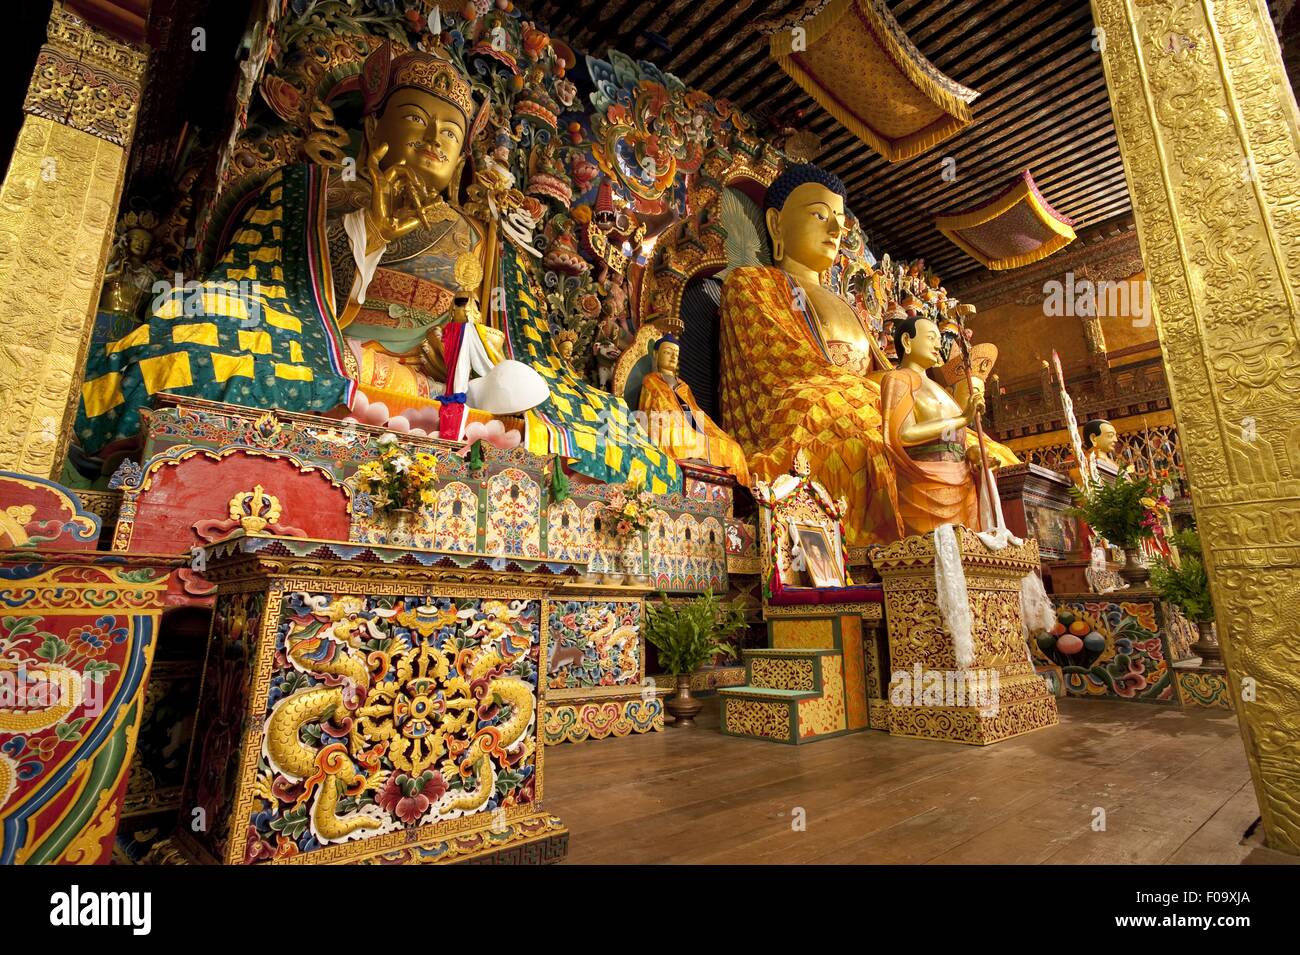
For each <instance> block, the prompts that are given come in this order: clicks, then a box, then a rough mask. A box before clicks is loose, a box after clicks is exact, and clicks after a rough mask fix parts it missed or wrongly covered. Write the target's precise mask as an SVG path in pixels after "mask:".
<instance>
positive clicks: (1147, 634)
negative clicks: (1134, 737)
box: [1030, 593, 1178, 705]
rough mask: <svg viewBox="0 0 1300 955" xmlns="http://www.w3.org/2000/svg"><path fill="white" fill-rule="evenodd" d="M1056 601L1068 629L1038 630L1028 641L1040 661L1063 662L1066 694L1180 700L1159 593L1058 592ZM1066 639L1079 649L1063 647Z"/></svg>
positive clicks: (1158, 701) (1171, 702)
mask: <svg viewBox="0 0 1300 955" xmlns="http://www.w3.org/2000/svg"><path fill="white" fill-rule="evenodd" d="M1053 603H1054V604H1055V606H1056V609H1057V618H1058V621H1059V622H1060V623H1061V624H1062V625H1064V627H1065V630H1066V633H1065V634H1062V635H1060V636H1055V635H1053V634H1038V635H1037V636H1036V637H1035V638H1034V639H1033V640H1032V641H1031V643H1030V646H1031V648H1032V650H1033V654H1034V660H1035V662H1036V663H1037V664H1040V665H1050V666H1057V667H1060V670H1061V674H1062V681H1063V683H1064V685H1065V692H1066V694H1067V695H1069V696H1073V697H1079V698H1085V699H1091V698H1106V699H1118V700H1128V701H1130V702H1134V703H1155V704H1160V705H1175V704H1177V702H1178V691H1177V686H1176V683H1175V681H1174V675H1173V671H1172V669H1171V664H1172V663H1173V662H1174V656H1173V653H1174V648H1173V647H1172V646H1171V642H1170V638H1169V634H1168V632H1167V630H1166V625H1167V614H1166V612H1165V609H1164V608H1163V607H1162V605H1161V602H1160V599H1159V598H1158V597H1157V596H1156V595H1155V594H1150V593H1147V594H1142V593H1134V594H1132V595H1131V596H1130V595H1124V596H1120V595H1108V596H1097V595H1071V596H1057V597H1054V598H1053ZM1085 628H1086V629H1085ZM1067 636H1071V637H1075V638H1076V639H1074V640H1066V639H1065V638H1066V637H1067ZM1062 642H1064V643H1065V644H1066V649H1072V648H1073V647H1074V646H1075V645H1076V644H1078V649H1077V650H1076V651H1075V652H1073V653H1065V652H1063V650H1062V649H1061V646H1060V645H1061V643H1062Z"/></svg>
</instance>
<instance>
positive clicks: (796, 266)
mask: <svg viewBox="0 0 1300 955" xmlns="http://www.w3.org/2000/svg"><path fill="white" fill-rule="evenodd" d="M844 199H845V190H844V185H843V183H841V182H840V181H839V179H838V178H836V177H835V176H833V175H831V174H830V173H827V172H824V171H823V170H821V169H819V168H817V167H816V166H813V165H811V164H803V165H798V166H793V167H791V168H790V169H788V170H786V171H785V172H784V173H782V174H781V175H780V176H778V177H777V179H776V181H775V182H773V183H772V186H771V187H770V188H769V189H768V191H767V196H766V199H765V206H766V225H767V231H768V235H769V237H770V239H771V243H772V261H773V262H774V263H775V264H774V266H772V267H765V266H758V267H748V268H738V269H735V270H733V271H732V272H731V273H730V274H729V275H728V276H727V279H726V281H725V283H724V284H723V288H722V390H721V393H722V405H723V424H724V425H725V426H726V427H727V428H728V429H729V430H730V431H731V433H732V434H734V435H735V436H736V438H737V439H738V440H739V441H740V444H741V446H742V447H743V448H744V449H745V450H746V451H747V452H748V453H749V468H750V471H751V473H752V474H754V476H756V477H759V478H763V479H765V480H773V479H775V478H776V477H777V476H778V475H780V474H784V473H785V472H787V471H789V469H790V467H791V464H792V463H793V460H794V455H795V452H796V451H798V450H800V449H802V450H804V451H805V452H806V453H807V456H808V460H809V461H810V462H811V464H812V471H813V476H814V477H815V478H816V479H817V480H818V481H819V482H820V483H821V484H822V485H824V486H825V487H826V489H827V491H829V492H830V494H831V496H832V497H833V498H840V497H843V498H844V499H845V500H846V501H847V502H848V510H847V512H846V514H845V517H844V531H845V537H846V538H847V542H848V543H849V544H850V545H853V546H864V545H867V544H873V543H880V542H884V541H892V540H895V539H897V538H898V537H899V536H900V535H902V534H903V533H904V530H903V528H904V522H903V520H902V519H901V516H900V514H899V513H898V506H897V503H896V502H897V498H898V494H897V490H896V488H895V467H894V462H893V461H891V459H890V456H889V454H888V452H887V450H886V447H885V439H884V420H883V418H882V417H881V410H880V385H879V381H880V379H881V378H882V376H883V375H884V374H885V372H887V371H888V370H889V369H890V363H889V361H888V359H887V358H886V357H885V356H884V355H883V354H882V353H881V351H880V348H879V346H878V344H877V342H876V341H875V338H874V336H873V334H872V333H871V331H870V329H869V328H868V327H867V325H866V324H865V323H864V321H863V320H862V318H861V317H860V316H859V314H858V312H856V311H855V310H854V309H853V308H852V307H851V306H850V305H849V303H848V302H846V301H845V300H844V299H842V298H840V296H838V295H837V294H835V293H834V292H832V291H830V290H829V289H828V288H826V287H825V285H824V284H823V283H822V276H823V274H824V273H826V272H827V270H828V269H830V267H831V264H832V263H833V262H834V260H835V256H836V253H837V252H838V251H839V246H840V240H841V238H842V236H843V235H844V231H845V227H844V222H845V208H844ZM935 387H938V386H937V385H936V386H935ZM972 439H973V435H972ZM986 446H987V448H988V450H989V453H990V455H991V456H992V457H993V458H994V459H995V460H999V461H1004V462H1012V461H1015V460H1016V459H1015V456H1014V455H1013V454H1011V452H1010V451H1008V450H1007V449H1005V448H1003V447H1002V446H1000V445H998V444H997V443H996V442H992V441H990V442H987V443H986Z"/></svg>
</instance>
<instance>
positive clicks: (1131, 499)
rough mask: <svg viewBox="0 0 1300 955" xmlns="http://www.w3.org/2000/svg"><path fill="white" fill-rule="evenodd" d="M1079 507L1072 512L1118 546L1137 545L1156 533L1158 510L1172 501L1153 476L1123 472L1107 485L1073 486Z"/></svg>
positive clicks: (1103, 483)
mask: <svg viewBox="0 0 1300 955" xmlns="http://www.w3.org/2000/svg"><path fill="white" fill-rule="evenodd" d="M1072 493H1073V494H1074V499H1075V502H1076V503H1077V505H1078V506H1077V507H1074V508H1072V509H1071V510H1070V513H1071V514H1072V515H1073V516H1075V517H1078V518H1081V519H1082V520H1083V521H1085V522H1086V523H1087V524H1088V526H1089V527H1091V528H1092V529H1093V530H1094V531H1096V532H1097V533H1098V534H1100V535H1101V536H1102V537H1104V538H1106V540H1108V541H1110V542H1111V543H1112V544H1114V545H1115V546H1116V547H1123V548H1130V547H1136V546H1137V545H1138V542H1139V541H1144V540H1147V539H1149V538H1151V537H1154V536H1155V529H1156V526H1157V525H1158V524H1159V518H1158V515H1159V512H1160V511H1162V510H1164V509H1167V508H1168V506H1169V504H1168V501H1166V499H1165V497H1164V492H1163V490H1162V489H1161V488H1160V487H1159V486H1158V485H1157V484H1156V483H1155V481H1153V480H1152V479H1151V478H1149V477H1147V476H1145V475H1141V474H1132V473H1128V472H1124V473H1121V474H1119V475H1118V476H1116V478H1115V480H1114V481H1112V482H1111V483H1109V484H1107V483H1106V482H1104V481H1103V482H1101V483H1100V484H1098V485H1097V486H1095V487H1093V488H1092V489H1091V490H1090V491H1088V492H1086V493H1085V492H1084V491H1082V490H1080V489H1079V488H1077V487H1076V488H1073V489H1072Z"/></svg>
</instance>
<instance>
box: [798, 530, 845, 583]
mask: <svg viewBox="0 0 1300 955" xmlns="http://www.w3.org/2000/svg"><path fill="white" fill-rule="evenodd" d="M794 530H795V533H796V534H797V535H798V536H799V547H800V549H801V550H802V551H803V556H804V564H805V566H806V567H807V568H808V577H809V579H810V580H811V581H812V585H813V586H814V587H844V586H846V584H845V581H844V565H843V563H842V562H841V561H840V555H839V554H838V553H837V552H836V550H835V545H834V543H833V542H832V541H831V539H830V536H829V535H828V534H827V533H826V529H825V528H824V527H819V526H818V525H816V524H795V525H794Z"/></svg>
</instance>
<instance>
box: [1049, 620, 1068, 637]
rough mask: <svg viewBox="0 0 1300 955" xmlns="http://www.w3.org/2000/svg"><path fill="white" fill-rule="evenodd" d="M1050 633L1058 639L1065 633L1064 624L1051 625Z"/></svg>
mask: <svg viewBox="0 0 1300 955" xmlns="http://www.w3.org/2000/svg"><path fill="white" fill-rule="evenodd" d="M1052 633H1054V634H1056V635H1057V636H1058V637H1059V636H1060V635H1061V634H1063V633H1065V624H1063V623H1054V624H1052Z"/></svg>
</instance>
